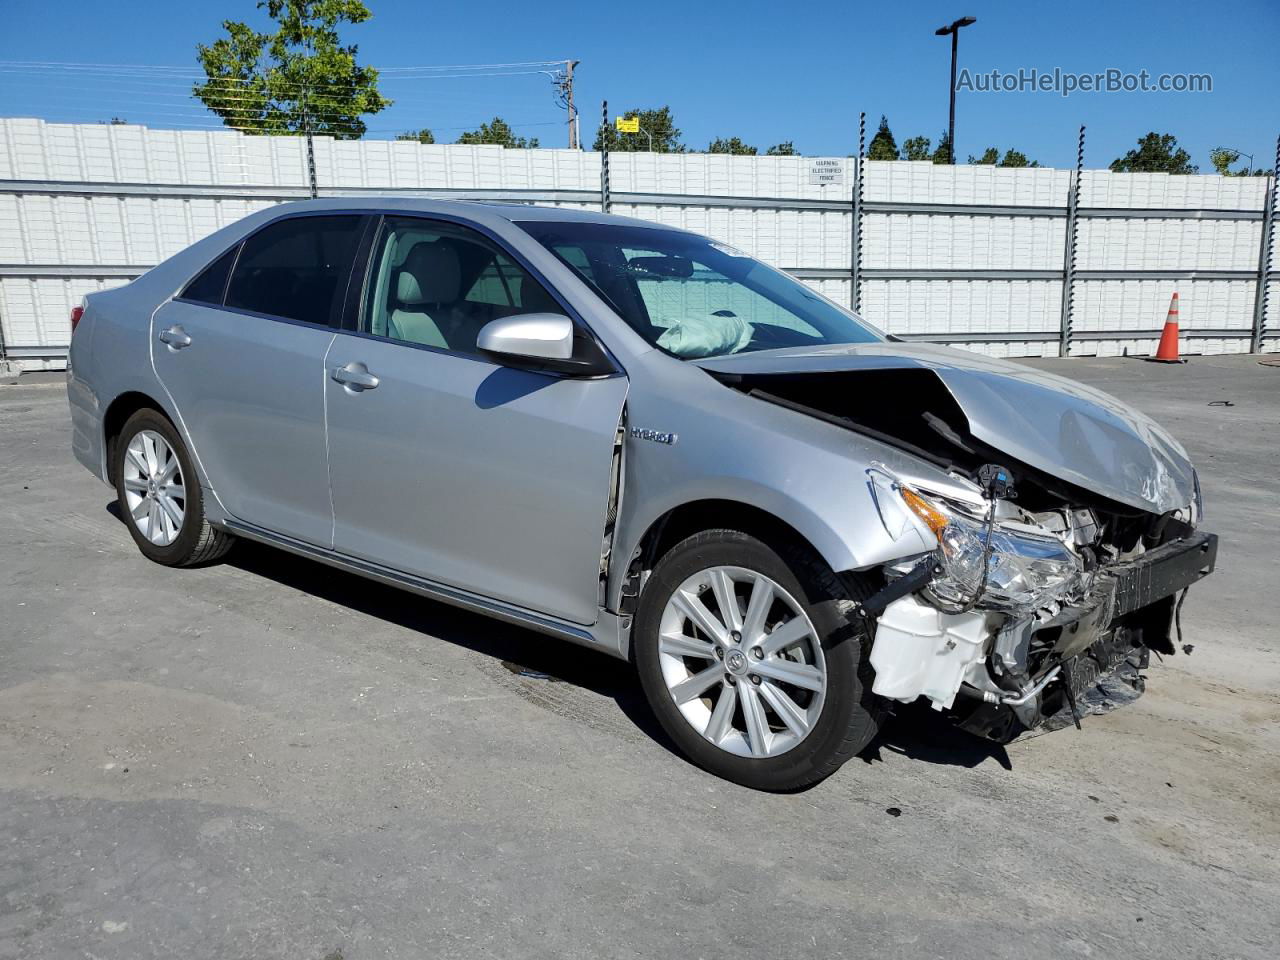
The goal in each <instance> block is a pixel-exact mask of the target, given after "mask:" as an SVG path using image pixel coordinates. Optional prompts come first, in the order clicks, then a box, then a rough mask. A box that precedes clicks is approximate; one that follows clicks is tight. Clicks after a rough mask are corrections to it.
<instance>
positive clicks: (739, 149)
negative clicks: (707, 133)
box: [707, 137, 760, 157]
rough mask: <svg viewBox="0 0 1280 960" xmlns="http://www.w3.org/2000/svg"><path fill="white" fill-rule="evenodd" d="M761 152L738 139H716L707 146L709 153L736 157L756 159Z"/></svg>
mask: <svg viewBox="0 0 1280 960" xmlns="http://www.w3.org/2000/svg"><path fill="white" fill-rule="evenodd" d="M759 152H760V151H759V150H757V149H756V148H755V147H753V146H751V145H749V144H746V143H743V142H742V141H741V140H739V139H738V138H737V137H729V138H728V139H726V138H724V137H716V138H715V139H714V140H712V141H711V143H710V144H708V145H707V153H731V154H733V155H734V156H736V157H754V156H755V155H756V154H757V153H759Z"/></svg>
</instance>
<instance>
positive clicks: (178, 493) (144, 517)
mask: <svg viewBox="0 0 1280 960" xmlns="http://www.w3.org/2000/svg"><path fill="white" fill-rule="evenodd" d="M124 499H125V508H126V509H127V510H128V511H129V517H130V519H131V520H132V522H133V524H134V526H136V527H137V528H138V532H139V533H141V534H142V535H143V536H144V537H146V538H147V539H148V540H150V541H151V542H152V543H154V544H155V545H156V546H158V547H167V546H169V544H171V543H173V541H174V540H176V539H178V534H179V533H181V532H182V521H183V518H184V517H185V516H186V507H187V491H186V487H185V486H184V485H183V478H182V465H181V464H180V463H179V462H178V455H177V454H176V453H175V452H174V450H173V448H171V447H170V446H169V444H168V442H167V441H166V440H165V439H164V437H162V436H160V434H158V433H156V432H155V431H154V430H140V431H138V432H137V433H135V434H134V435H133V438H132V439H131V440H130V441H129V446H128V447H126V448H125V456H124Z"/></svg>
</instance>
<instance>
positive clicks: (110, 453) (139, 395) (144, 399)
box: [102, 390, 181, 484]
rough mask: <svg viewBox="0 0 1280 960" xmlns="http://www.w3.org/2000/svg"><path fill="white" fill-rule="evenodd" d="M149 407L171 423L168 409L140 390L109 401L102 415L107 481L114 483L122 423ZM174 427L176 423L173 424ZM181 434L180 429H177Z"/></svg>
mask: <svg viewBox="0 0 1280 960" xmlns="http://www.w3.org/2000/svg"><path fill="white" fill-rule="evenodd" d="M146 409H151V410H155V411H156V413H158V414H160V415H161V416H162V417H164V418H165V419H166V420H168V421H169V423H171V424H173V423H174V420H173V417H172V416H171V415H170V414H169V411H168V410H166V409H165V407H164V404H162V403H161V402H160V401H159V400H157V399H156V398H155V397H153V396H151V395H149V394H146V393H143V392H142V391H141V390H126V391H125V392H124V393H121V394H120V395H119V396H117V397H116V398H115V399H114V400H112V401H111V403H110V405H109V406H108V407H107V409H106V411H105V412H104V413H103V415H102V450H103V456H104V458H105V459H106V465H105V466H106V470H105V472H106V478H107V482H108V483H111V484H114V483H115V482H116V477H115V461H116V442H117V441H118V440H119V439H120V434H121V432H122V431H123V430H124V425H125V424H126V423H127V422H128V420H129V418H130V417H132V416H133V415H134V414H135V413H137V412H138V411H139V410H146ZM174 429H175V430H176V429H177V425H176V424H174ZM179 436H181V431H179Z"/></svg>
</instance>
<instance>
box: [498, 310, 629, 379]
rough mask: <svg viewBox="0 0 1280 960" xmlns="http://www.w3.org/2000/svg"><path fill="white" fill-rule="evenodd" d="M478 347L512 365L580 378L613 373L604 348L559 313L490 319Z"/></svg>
mask: <svg viewBox="0 0 1280 960" xmlns="http://www.w3.org/2000/svg"><path fill="white" fill-rule="evenodd" d="M476 348H477V349H478V350H479V351H480V352H481V353H482V354H484V355H485V356H487V357H489V358H490V359H492V360H494V361H496V362H498V363H501V364H504V365H506V366H512V367H523V368H524V369H527V370H543V371H547V372H555V373H567V374H573V375H576V376H580V377H591V376H598V375H600V374H604V373H610V372H612V369H613V367H612V365H611V364H610V363H609V360H608V358H607V357H606V356H605V355H604V353H603V351H601V349H600V347H599V346H598V345H597V344H596V342H595V341H594V340H592V339H591V338H590V337H588V336H583V335H579V334H578V331H577V329H576V328H575V326H574V323H573V321H572V320H570V319H569V318H568V317H566V316H563V315H561V314H558V313H522V314H517V315H516V316H513V317H500V318H498V319H497V320H490V321H489V322H488V323H486V324H485V325H484V326H483V327H482V328H481V329H480V334H479V336H477V337H476Z"/></svg>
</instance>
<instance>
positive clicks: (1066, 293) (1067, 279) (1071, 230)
mask: <svg viewBox="0 0 1280 960" xmlns="http://www.w3.org/2000/svg"><path fill="white" fill-rule="evenodd" d="M1083 171H1084V125H1083V124H1082V125H1081V126H1080V140H1079V144H1078V145H1077V147H1076V168H1075V170H1074V171H1073V172H1072V174H1071V185H1070V187H1068V189H1067V235H1066V239H1065V241H1064V244H1063V252H1062V320H1061V327H1060V329H1059V333H1058V356H1060V357H1069V356H1071V309H1072V307H1073V306H1074V302H1073V301H1074V297H1073V294H1074V288H1075V274H1076V210H1077V209H1078V208H1079V205H1080V174H1081V173H1082V172H1083Z"/></svg>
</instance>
